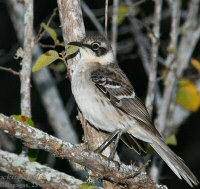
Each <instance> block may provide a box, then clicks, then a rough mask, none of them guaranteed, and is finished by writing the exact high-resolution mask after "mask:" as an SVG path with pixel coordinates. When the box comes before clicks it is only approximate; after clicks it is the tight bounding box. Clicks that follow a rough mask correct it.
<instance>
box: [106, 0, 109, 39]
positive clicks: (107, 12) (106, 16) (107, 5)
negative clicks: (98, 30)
mask: <svg viewBox="0 0 200 189" xmlns="http://www.w3.org/2000/svg"><path fill="white" fill-rule="evenodd" d="M108 1H109V0H106V4H105V37H106V38H108V16H109V14H108Z"/></svg>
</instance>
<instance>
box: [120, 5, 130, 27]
mask: <svg viewBox="0 0 200 189" xmlns="http://www.w3.org/2000/svg"><path fill="white" fill-rule="evenodd" d="M129 11H130V6H129V5H120V6H119V10H118V24H122V22H123V21H124V19H125V18H126V15H127V14H128V13H129Z"/></svg>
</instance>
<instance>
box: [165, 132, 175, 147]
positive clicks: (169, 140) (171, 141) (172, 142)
mask: <svg viewBox="0 0 200 189" xmlns="http://www.w3.org/2000/svg"><path fill="white" fill-rule="evenodd" d="M166 144H169V145H174V146H176V145H177V140H176V136H175V135H171V136H169V137H168V138H167V139H166Z"/></svg>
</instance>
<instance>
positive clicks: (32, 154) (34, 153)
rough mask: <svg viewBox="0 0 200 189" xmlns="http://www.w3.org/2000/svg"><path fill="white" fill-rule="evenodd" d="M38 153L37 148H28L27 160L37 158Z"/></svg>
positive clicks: (32, 160)
mask: <svg viewBox="0 0 200 189" xmlns="http://www.w3.org/2000/svg"><path fill="white" fill-rule="evenodd" d="M38 155H39V150H38V149H31V148H29V149H28V159H29V161H31V162H34V161H36V160H37V158H38Z"/></svg>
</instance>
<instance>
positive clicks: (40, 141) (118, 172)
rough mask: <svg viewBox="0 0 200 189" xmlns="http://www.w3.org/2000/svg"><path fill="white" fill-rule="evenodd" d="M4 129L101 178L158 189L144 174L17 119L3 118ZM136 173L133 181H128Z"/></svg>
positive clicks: (1, 118) (1, 123) (1, 115)
mask: <svg viewBox="0 0 200 189" xmlns="http://www.w3.org/2000/svg"><path fill="white" fill-rule="evenodd" d="M0 129H1V130H3V131H4V132H6V133H8V134H10V135H12V136H14V137H16V138H19V139H21V140H23V141H24V143H25V145H26V146H28V147H32V148H38V149H43V150H45V151H48V152H51V153H53V154H54V155H56V156H58V157H61V158H67V159H69V160H71V161H74V162H76V163H79V164H81V165H84V166H86V167H88V168H89V169H91V170H92V171H93V172H94V173H96V175H98V177H100V178H104V179H106V180H110V181H113V182H115V183H121V184H126V185H129V186H131V187H132V188H133V189H134V188H145V189H147V188H148V189H151V188H156V187H155V184H154V183H153V181H151V180H150V179H149V178H148V176H147V175H146V174H144V173H142V172H141V173H140V174H138V172H137V170H138V169H137V168H134V169H133V167H132V166H126V165H124V164H120V167H119V166H118V164H116V163H114V162H109V161H107V160H105V159H104V158H103V157H102V156H100V155H98V154H95V153H93V152H89V151H86V150H84V149H83V147H81V146H75V145H72V144H70V143H67V142H64V141H62V140H60V139H58V138H56V137H53V136H51V135H48V134H47V133H44V132H42V131H40V130H38V129H36V128H33V127H31V126H28V125H25V124H23V123H21V122H19V121H17V120H15V119H13V118H10V117H7V116H5V115H3V114H0ZM130 173H133V175H137V176H135V177H133V178H129V177H127V178H126V177H125V176H128V175H130Z"/></svg>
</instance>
